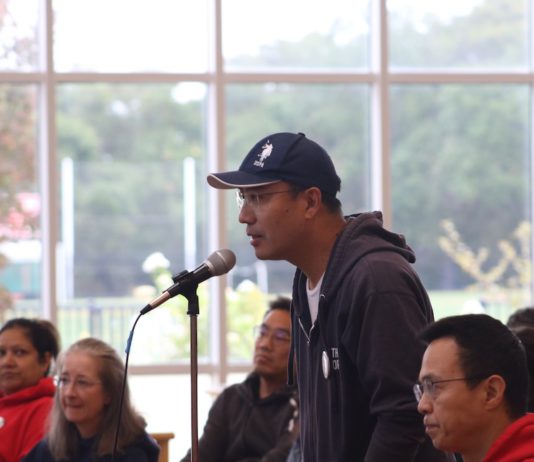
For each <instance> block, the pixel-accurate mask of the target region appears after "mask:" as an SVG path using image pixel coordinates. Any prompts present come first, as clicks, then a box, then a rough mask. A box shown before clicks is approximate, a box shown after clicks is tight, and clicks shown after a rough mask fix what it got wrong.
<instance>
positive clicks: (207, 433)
mask: <svg viewBox="0 0 534 462" xmlns="http://www.w3.org/2000/svg"><path fill="white" fill-rule="evenodd" d="M226 394H227V391H226V390H225V391H223V392H222V393H221V394H220V395H219V396H218V397H217V399H216V400H215V402H214V403H213V406H212V407H211V409H210V411H209V413H208V419H207V421H206V425H205V426H204V431H203V433H202V436H201V437H200V438H199V440H198V455H199V459H200V460H201V461H202V462H217V461H220V460H223V459H224V454H225V452H226V441H228V434H227V428H228V426H227V425H226V422H225V398H226ZM190 460H191V450H189V451H188V452H187V454H186V455H185V457H183V458H182V459H181V461H180V462H190Z"/></svg>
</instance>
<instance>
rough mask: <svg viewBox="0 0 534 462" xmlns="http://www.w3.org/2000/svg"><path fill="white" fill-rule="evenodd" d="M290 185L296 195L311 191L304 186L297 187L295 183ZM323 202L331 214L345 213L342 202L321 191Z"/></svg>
mask: <svg viewBox="0 0 534 462" xmlns="http://www.w3.org/2000/svg"><path fill="white" fill-rule="evenodd" d="M290 184H291V187H292V189H293V191H294V193H295V195H296V194H298V193H300V192H302V191H306V189H309V188H305V187H303V186H299V185H296V184H294V183H290ZM321 202H322V203H323V204H324V206H325V207H326V208H327V209H328V211H329V212H331V213H343V210H342V206H341V201H340V200H339V199H338V198H337V197H336V196H333V195H332V194H328V193H325V192H324V191H321Z"/></svg>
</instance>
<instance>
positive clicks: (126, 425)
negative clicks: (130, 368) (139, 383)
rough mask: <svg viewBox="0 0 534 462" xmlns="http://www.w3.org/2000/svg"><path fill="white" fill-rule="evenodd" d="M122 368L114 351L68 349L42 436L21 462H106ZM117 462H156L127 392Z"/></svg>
mask: <svg viewBox="0 0 534 462" xmlns="http://www.w3.org/2000/svg"><path fill="white" fill-rule="evenodd" d="M124 373H125V370H124V365H123V363H122V360H121V359H120V358H119V356H118V354H117V353H116V351H115V350H114V349H113V348H111V347H110V346H109V345H108V344H106V343H104V342H102V341H101V340H98V339H95V338H85V339H83V340H79V341H78V342H76V343H74V344H73V345H72V346H70V347H69V348H68V349H67V351H66V352H65V353H64V354H62V355H61V356H60V359H59V361H58V375H59V381H58V387H59V390H58V393H57V394H56V396H55V400H54V406H53V408H52V413H51V418H50V426H49V430H48V433H47V435H46V436H45V438H44V439H42V440H41V441H40V442H39V443H38V444H37V445H36V446H35V447H34V448H33V449H32V450H31V451H30V452H29V454H28V455H27V456H26V457H25V458H24V459H23V460H24V462H56V461H62V462H89V461H91V462H97V461H98V462H104V461H106V462H107V461H111V458H112V457H111V455H112V453H113V446H114V443H115V434H116V429H117V417H118V415H119V405H120V394H121V389H122V382H123V378H124ZM122 406H123V407H122V417H121V423H120V434H119V439H118V443H117V451H116V458H115V460H116V461H117V462H157V460H158V456H159V448H158V446H157V444H156V442H155V441H153V439H152V438H151V437H149V436H148V434H147V433H146V432H145V421H144V419H143V418H142V417H141V416H140V415H139V414H138V413H137V412H136V411H135V410H134V409H133V407H132V405H131V402H130V393H129V389H128V386H126V388H125V392H124V400H123V405H122Z"/></svg>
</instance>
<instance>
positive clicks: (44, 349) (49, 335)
mask: <svg viewBox="0 0 534 462" xmlns="http://www.w3.org/2000/svg"><path fill="white" fill-rule="evenodd" d="M10 329H22V330H23V331H24V332H25V334H26V337H27V338H28V340H29V341H30V342H31V343H32V345H33V347H34V348H35V349H36V350H37V354H38V355H39V359H40V360H43V359H44V357H45V354H46V353H50V356H51V357H52V358H53V359H56V358H57V355H58V354H59V349H60V346H61V345H60V339H59V332H58V331H57V329H56V327H55V326H54V325H53V324H52V323H51V322H50V321H47V320H46V319H29V318H13V319H10V320H9V321H7V322H6V323H5V324H4V325H3V326H2V328H1V329H0V334H1V333H2V332H5V331H6V330H10ZM48 372H49V371H46V374H48Z"/></svg>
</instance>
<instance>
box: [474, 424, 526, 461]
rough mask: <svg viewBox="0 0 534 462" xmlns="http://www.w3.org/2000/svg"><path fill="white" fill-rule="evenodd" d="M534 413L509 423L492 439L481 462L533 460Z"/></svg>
mask: <svg viewBox="0 0 534 462" xmlns="http://www.w3.org/2000/svg"><path fill="white" fill-rule="evenodd" d="M533 441H534V414H527V415H525V416H523V417H521V418H520V419H518V420H516V421H515V422H513V423H512V424H510V425H509V426H508V427H507V428H506V430H504V432H503V433H502V434H501V435H500V436H499V437H498V438H497V439H496V440H495V441H494V443H493V444H492V446H491V448H490V450H489V451H488V453H487V454H486V457H484V460H483V461H482V462H524V461H531V460H534V444H532V442H533Z"/></svg>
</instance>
